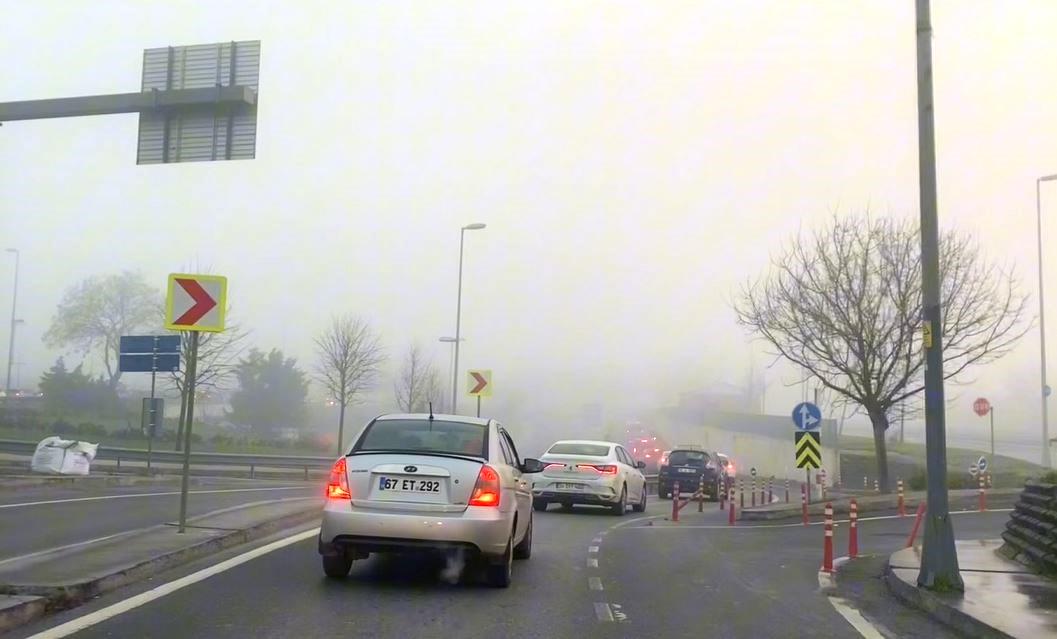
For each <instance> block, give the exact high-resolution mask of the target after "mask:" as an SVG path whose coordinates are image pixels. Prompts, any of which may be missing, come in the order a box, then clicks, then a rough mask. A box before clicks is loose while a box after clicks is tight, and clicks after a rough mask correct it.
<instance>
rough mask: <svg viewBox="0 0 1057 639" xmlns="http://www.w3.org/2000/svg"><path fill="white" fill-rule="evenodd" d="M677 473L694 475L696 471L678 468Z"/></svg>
mask: <svg viewBox="0 0 1057 639" xmlns="http://www.w3.org/2000/svg"><path fill="white" fill-rule="evenodd" d="M679 472H681V473H696V472H697V471H696V470H694V469H693V468H680V469H679Z"/></svg>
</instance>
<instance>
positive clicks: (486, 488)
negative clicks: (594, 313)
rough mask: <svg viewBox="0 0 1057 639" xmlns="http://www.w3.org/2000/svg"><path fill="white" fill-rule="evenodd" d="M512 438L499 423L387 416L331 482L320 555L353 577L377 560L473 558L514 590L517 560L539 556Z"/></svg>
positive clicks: (332, 571)
mask: <svg viewBox="0 0 1057 639" xmlns="http://www.w3.org/2000/svg"><path fill="white" fill-rule="evenodd" d="M541 468H542V464H541V462H540V461H539V460H536V459H525V460H522V459H521V458H520V457H518V453H517V447H515V446H514V440H513V439H511V437H510V434H509V433H507V432H506V430H505V429H504V428H503V427H502V425H500V424H499V423H498V422H496V421H495V420H489V419H480V418H474V417H463V416H459V415H427V414H411V415H383V416H381V417H378V418H376V419H374V420H373V421H371V423H369V424H367V427H366V428H364V429H363V432H362V433H360V435H359V437H357V438H356V443H355V444H353V445H352V448H351V449H350V450H349V452H348V454H346V455H345V456H344V457H341V458H340V459H338V461H337V462H336V463H335V464H334V468H333V469H332V470H331V473H330V480H329V481H328V482H327V487H326V495H327V501H326V505H325V506H324V509H323V522H322V525H321V526H320V530H319V554H321V555H322V556H323V572H325V573H326V575H327V576H328V577H344V576H346V575H347V574H348V572H349V569H350V568H351V566H352V561H353V560H354V559H364V558H366V557H367V556H368V555H369V554H370V553H377V552H382V553H388V552H405V551H412V550H419V549H427V550H443V551H449V552H457V553H469V554H470V555H471V557H479V558H481V559H483V560H484V563H485V565H486V576H487V578H488V581H489V583H491V584H492V585H493V586H497V587H502V588H505V587H506V586H508V585H509V584H510V579H511V574H512V562H511V560H512V559H528V558H529V556H530V555H531V554H532V509H531V508H530V507H529V505H530V503H531V500H532V494H531V490H530V485H529V479H528V477H527V474H528V473H533V472H539V470H540V469H541Z"/></svg>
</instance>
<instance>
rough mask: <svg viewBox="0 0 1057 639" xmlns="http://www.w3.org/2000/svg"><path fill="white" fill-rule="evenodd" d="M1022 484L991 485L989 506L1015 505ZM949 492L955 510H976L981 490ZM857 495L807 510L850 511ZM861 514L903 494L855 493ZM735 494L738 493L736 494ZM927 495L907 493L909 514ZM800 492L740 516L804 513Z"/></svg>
mask: <svg viewBox="0 0 1057 639" xmlns="http://www.w3.org/2000/svg"><path fill="white" fill-rule="evenodd" d="M1022 490H1023V489H1022V488H990V489H988V490H987V507H988V508H991V509H994V508H1012V507H1013V504H1014V503H1016V501H1017V498H1019V497H1020V493H1021V492H1022ZM947 495H948V497H949V499H950V506H951V510H975V509H976V508H977V507H978V505H979V501H978V499H979V491H978V490H976V489H962V490H949V491H947ZM853 496H854V495H842V494H839V493H838V494H834V495H832V496H831V497H830V498H829V499H827V500H825V501H813V502H811V503H810V504H808V507H807V512H808V514H809V515H812V516H821V515H822V514H823V511H824V510H825V508H826V503H827V502H828V503H832V504H833V508H834V511H835V512H838V513H847V512H848V505H849V503H850V502H851V498H852V497H853ZM854 497H855V503H856V506H857V507H858V510H859V514H862V513H869V512H877V511H880V510H892V509H894V508H896V507H897V506H898V503H899V497H898V495H896V494H895V493H892V494H891V495H876V494H871V495H863V496H854ZM735 498H737V496H736V495H735ZM924 499H925V493H924V492H913V493H906V495H905V497H904V507H905V509H906V511H907V516H908V517H913V516H914V510H915V509H916V508H917V507H918V504H919V503H920V502H921V501H923V500H924ZM801 512H802V511H801V503H800V495H799V494H798V495H796V501H795V503H794V502H793V501H792V495H790V502H789V503H785V502H784V501H783V502H775V503H772V504H767V505H766V506H755V507H748V506H747V507H745V508H743V509H741V510H740V512H738V513H737V515H738V519H739V520H741V519H743V520H746V521H771V520H775V519H792V518H798V517H800V516H801Z"/></svg>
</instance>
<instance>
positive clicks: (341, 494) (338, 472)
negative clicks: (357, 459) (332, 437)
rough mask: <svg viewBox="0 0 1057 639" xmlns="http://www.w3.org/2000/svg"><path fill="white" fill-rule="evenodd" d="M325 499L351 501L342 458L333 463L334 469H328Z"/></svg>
mask: <svg viewBox="0 0 1057 639" xmlns="http://www.w3.org/2000/svg"><path fill="white" fill-rule="evenodd" d="M327 497H328V498H330V499H352V491H350V490H349V476H348V474H347V468H346V466H345V458H344V457H342V458H341V459H339V460H338V461H337V462H335V463H334V467H333V468H331V469H330V479H328V480H327Z"/></svg>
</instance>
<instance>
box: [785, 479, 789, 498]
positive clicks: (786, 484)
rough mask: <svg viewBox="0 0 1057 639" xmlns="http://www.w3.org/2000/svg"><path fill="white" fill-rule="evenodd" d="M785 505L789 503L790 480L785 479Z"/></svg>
mask: <svg viewBox="0 0 1057 639" xmlns="http://www.w3.org/2000/svg"><path fill="white" fill-rule="evenodd" d="M785 503H787V504H788V503H789V478H788V477H786V478H785Z"/></svg>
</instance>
